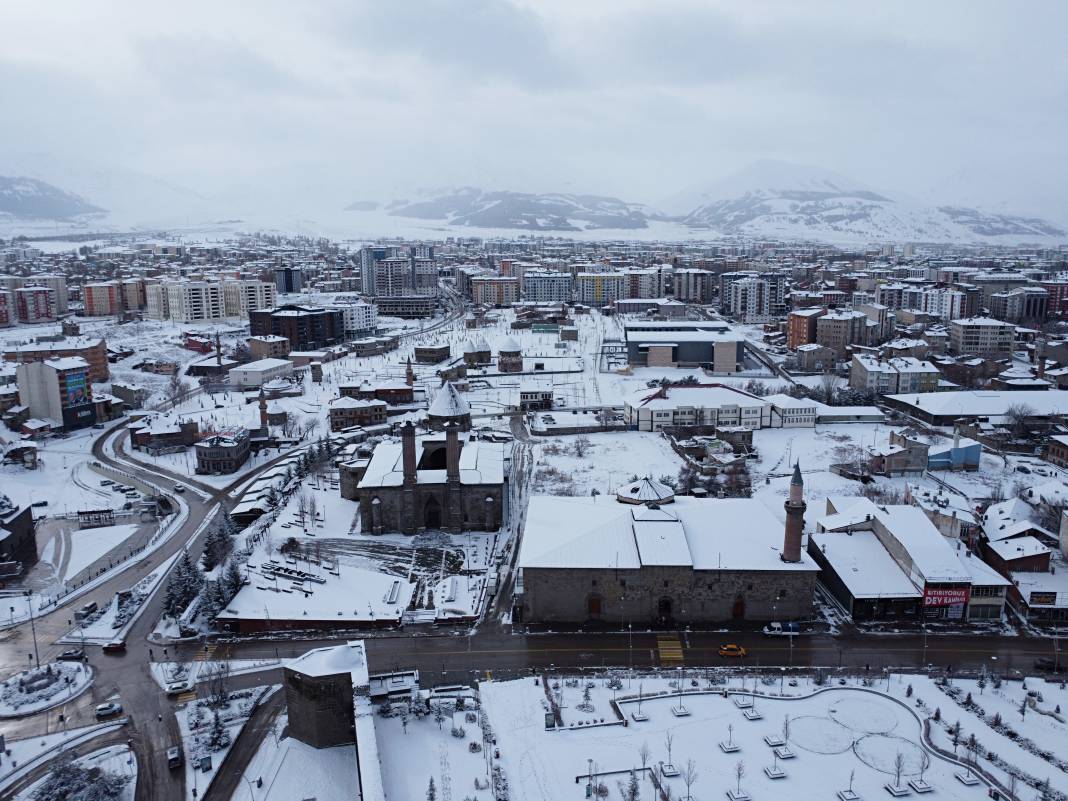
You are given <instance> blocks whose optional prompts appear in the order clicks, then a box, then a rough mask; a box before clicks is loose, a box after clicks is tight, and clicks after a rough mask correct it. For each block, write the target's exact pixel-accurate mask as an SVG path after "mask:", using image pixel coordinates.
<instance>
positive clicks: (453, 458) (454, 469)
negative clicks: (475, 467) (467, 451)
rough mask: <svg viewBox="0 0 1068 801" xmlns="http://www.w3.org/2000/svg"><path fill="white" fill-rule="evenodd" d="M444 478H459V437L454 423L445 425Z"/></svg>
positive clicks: (457, 479) (453, 479) (455, 479)
mask: <svg viewBox="0 0 1068 801" xmlns="http://www.w3.org/2000/svg"><path fill="white" fill-rule="evenodd" d="M445 480H446V481H459V480H460V437H459V435H458V434H457V432H456V424H455V423H449V424H447V425H446V426H445Z"/></svg>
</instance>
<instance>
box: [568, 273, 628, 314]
mask: <svg viewBox="0 0 1068 801" xmlns="http://www.w3.org/2000/svg"><path fill="white" fill-rule="evenodd" d="M625 297H627V277H626V275H624V274H623V273H578V274H576V275H575V301H576V302H578V303H584V304H586V305H587V306H596V307H601V306H607V305H609V304H611V303H613V302H614V301H616V300H618V299H620V298H625Z"/></svg>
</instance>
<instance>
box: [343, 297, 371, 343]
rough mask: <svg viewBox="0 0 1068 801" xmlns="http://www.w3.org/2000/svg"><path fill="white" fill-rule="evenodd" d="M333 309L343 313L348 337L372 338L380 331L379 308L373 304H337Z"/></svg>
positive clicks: (358, 301)
mask: <svg viewBox="0 0 1068 801" xmlns="http://www.w3.org/2000/svg"><path fill="white" fill-rule="evenodd" d="M335 300H339V299H337V298H335ZM331 308H332V309H336V310H338V311H340V312H341V319H342V323H343V325H344V328H345V336H346V337H365V336H370V335H371V334H373V333H374V332H375V331H377V330H378V307H377V306H376V305H375V304H373V303H367V302H366V301H363V300H355V301H353V302H344V303H336V304H335V305H334V306H332V307H331Z"/></svg>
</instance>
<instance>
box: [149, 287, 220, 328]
mask: <svg viewBox="0 0 1068 801" xmlns="http://www.w3.org/2000/svg"><path fill="white" fill-rule="evenodd" d="M162 286H163V287H164V291H165V292H166V293H167V310H168V317H169V319H171V320H174V321H175V322H176V323H199V322H205V321H209V320H222V319H223V318H224V317H226V307H225V304H224V303H223V292H222V285H221V284H219V283H217V282H209V281H167V282H165V283H164V284H162Z"/></svg>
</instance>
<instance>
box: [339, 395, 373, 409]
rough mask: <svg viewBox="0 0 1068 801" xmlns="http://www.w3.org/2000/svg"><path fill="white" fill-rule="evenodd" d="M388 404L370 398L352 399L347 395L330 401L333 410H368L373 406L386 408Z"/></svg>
mask: <svg viewBox="0 0 1068 801" xmlns="http://www.w3.org/2000/svg"><path fill="white" fill-rule="evenodd" d="M386 405H387V404H386V402H385V401H383V400H375V399H374V398H368V399H366V400H362V399H360V398H351V397H349V396H348V395H345V396H343V397H340V398H334V399H333V400H332V401H330V408H331V409H366V408H369V407H372V406H383V407H384V406H386Z"/></svg>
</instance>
